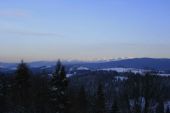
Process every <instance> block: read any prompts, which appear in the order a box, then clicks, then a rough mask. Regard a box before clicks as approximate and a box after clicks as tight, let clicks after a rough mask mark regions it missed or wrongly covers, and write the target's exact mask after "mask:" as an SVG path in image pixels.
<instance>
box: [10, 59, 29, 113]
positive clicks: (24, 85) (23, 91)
mask: <svg viewBox="0 0 170 113" xmlns="http://www.w3.org/2000/svg"><path fill="white" fill-rule="evenodd" d="M29 79H30V71H29V68H28V66H27V65H26V64H25V63H24V62H23V61H21V63H20V64H19V65H18V67H17V70H16V76H15V78H14V84H13V93H14V94H13V99H14V104H15V105H16V108H15V109H19V110H21V112H26V113H27V112H28V109H29V108H28V107H29V103H30V81H29Z"/></svg>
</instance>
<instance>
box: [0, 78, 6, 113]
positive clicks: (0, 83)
mask: <svg viewBox="0 0 170 113" xmlns="http://www.w3.org/2000/svg"><path fill="white" fill-rule="evenodd" d="M6 93H7V87H6V82H5V79H4V77H3V75H0V113H3V112H5V109H6V104H7V103H6V101H7V98H6Z"/></svg>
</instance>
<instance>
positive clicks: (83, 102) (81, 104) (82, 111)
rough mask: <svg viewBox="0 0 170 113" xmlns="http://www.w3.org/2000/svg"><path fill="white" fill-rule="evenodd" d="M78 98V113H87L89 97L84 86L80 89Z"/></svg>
mask: <svg viewBox="0 0 170 113" xmlns="http://www.w3.org/2000/svg"><path fill="white" fill-rule="evenodd" d="M77 97H78V98H77V113H87V97H86V92H85V89H84V86H82V87H81V88H80V91H79V93H78V96H77Z"/></svg>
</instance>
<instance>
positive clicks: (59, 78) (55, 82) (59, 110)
mask: <svg viewBox="0 0 170 113" xmlns="http://www.w3.org/2000/svg"><path fill="white" fill-rule="evenodd" d="M50 84H51V86H50V101H51V104H52V109H53V112H54V113H66V111H67V103H68V100H67V94H66V90H67V85H68V81H67V78H66V73H65V68H64V66H63V65H62V64H61V62H60V61H58V63H57V65H56V69H55V73H54V74H53V75H52V78H51V82H50Z"/></svg>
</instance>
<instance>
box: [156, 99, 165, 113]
mask: <svg viewBox="0 0 170 113" xmlns="http://www.w3.org/2000/svg"><path fill="white" fill-rule="evenodd" d="M156 113H164V103H163V101H159V103H158V106H157V108H156Z"/></svg>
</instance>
